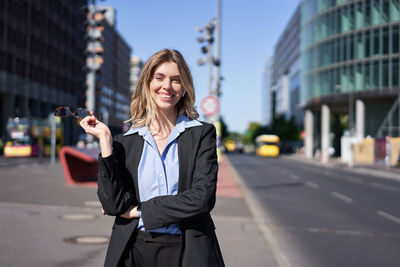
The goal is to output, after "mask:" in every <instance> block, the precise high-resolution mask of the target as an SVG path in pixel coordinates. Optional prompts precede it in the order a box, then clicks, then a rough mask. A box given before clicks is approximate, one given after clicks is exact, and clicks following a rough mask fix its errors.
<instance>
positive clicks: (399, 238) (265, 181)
mask: <svg viewBox="0 0 400 267" xmlns="http://www.w3.org/2000/svg"><path fill="white" fill-rule="evenodd" d="M229 160H230V162H231V163H232V164H233V166H234V168H235V169H236V171H237V172H238V173H239V175H240V176H241V178H242V180H243V181H244V183H245V184H246V187H247V188H248V190H249V191H250V193H251V194H253V196H254V197H255V198H256V200H257V201H258V203H260V206H261V207H262V209H263V211H264V214H267V215H266V216H265V218H263V220H264V223H265V224H266V225H267V227H268V228H269V229H270V230H271V232H272V233H273V235H274V236H275V238H276V240H277V242H278V248H279V250H280V251H281V252H282V253H283V254H284V255H285V257H286V258H287V260H288V262H289V265H288V266H293V267H294V266H296V267H328V266H334V267H337V266H341V267H346V266H351V267H358V266H360V267H361V266H362V267H368V266H371V267H372V266H373V267H376V266H385V267H390V266H399V262H400V253H399V252H400V207H399V203H400V183H399V182H398V181H394V180H389V179H384V178H382V177H377V176H372V175H365V174H355V173H351V172H348V171H346V170H343V169H340V168H330V169H326V168H323V167H319V166H313V165H308V164H305V163H303V162H299V161H295V160H291V159H287V158H282V157H280V158H278V159H269V158H259V157H255V156H249V155H239V154H233V155H229Z"/></svg>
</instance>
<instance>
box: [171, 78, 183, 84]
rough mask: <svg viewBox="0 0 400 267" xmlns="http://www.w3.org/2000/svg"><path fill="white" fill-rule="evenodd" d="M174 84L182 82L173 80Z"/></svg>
mask: <svg viewBox="0 0 400 267" xmlns="http://www.w3.org/2000/svg"><path fill="white" fill-rule="evenodd" d="M172 81H173V82H174V83H181V80H178V79H176V80H172Z"/></svg>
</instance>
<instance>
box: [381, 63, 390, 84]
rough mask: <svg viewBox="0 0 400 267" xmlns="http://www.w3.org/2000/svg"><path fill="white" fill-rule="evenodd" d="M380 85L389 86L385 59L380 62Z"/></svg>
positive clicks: (387, 66) (387, 65)
mask: <svg viewBox="0 0 400 267" xmlns="http://www.w3.org/2000/svg"><path fill="white" fill-rule="evenodd" d="M382 87H384V88H387V87H389V61H388V60H387V59H386V60H383V62H382Z"/></svg>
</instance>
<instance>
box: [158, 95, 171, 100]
mask: <svg viewBox="0 0 400 267" xmlns="http://www.w3.org/2000/svg"><path fill="white" fill-rule="evenodd" d="M158 96H159V97H160V98H161V99H164V100H170V99H171V98H172V95H168V94H158Z"/></svg>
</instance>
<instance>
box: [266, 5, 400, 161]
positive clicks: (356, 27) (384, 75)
mask: <svg viewBox="0 0 400 267" xmlns="http://www.w3.org/2000/svg"><path fill="white" fill-rule="evenodd" d="M399 7H400V1H399V0H372V1H370V0H368V1H347V0H337V1H332V0H325V1H322V0H304V1H302V2H301V4H300V6H299V8H297V9H296V11H295V13H294V14H293V16H292V18H291V19H290V21H289V23H288V25H287V27H286V29H285V30H284V31H283V33H282V36H281V38H280V39H279V40H278V42H277V44H276V48H275V53H274V56H273V62H274V63H273V64H270V63H268V65H267V68H266V70H265V71H264V74H263V75H264V81H266V80H267V79H265V75H268V77H270V78H269V83H264V85H263V91H264V95H267V96H266V97H265V96H264V99H263V101H264V100H265V99H270V101H268V104H267V106H269V107H267V108H264V111H263V112H264V113H267V112H268V110H272V114H271V115H266V114H264V115H263V117H266V118H269V119H270V120H271V119H273V118H274V117H276V116H278V115H282V114H284V115H285V116H286V118H290V117H292V116H295V120H296V122H297V123H299V124H300V123H301V124H304V129H305V132H304V138H305V152H306V155H307V156H308V157H313V156H315V155H316V153H320V154H321V157H322V158H324V157H325V158H327V157H329V148H334V151H335V153H336V155H340V154H341V153H342V152H344V151H341V149H342V145H343V144H342V143H343V142H344V141H346V140H343V138H346V137H348V138H353V139H354V140H355V141H354V142H356V140H358V141H357V142H359V141H361V140H362V139H363V138H365V137H367V136H371V137H374V138H375V144H376V145H378V144H379V143H382V142H380V141H381V140H382V139H383V140H384V138H385V136H386V135H390V136H392V137H396V136H397V137H398V136H400V118H399V117H400V111H399V102H400V89H399V76H400V72H399V71H400V69H399V59H400V54H399V49H400V41H399V40H400V39H399V29H400V8H399ZM299 41H300V42H299ZM271 77H272V78H271ZM303 111H304V112H305V113H303ZM303 114H304V115H303ZM301 117H303V118H304V119H303V120H302V119H301ZM301 121H303V122H301ZM267 123H268V121H267Z"/></svg>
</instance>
